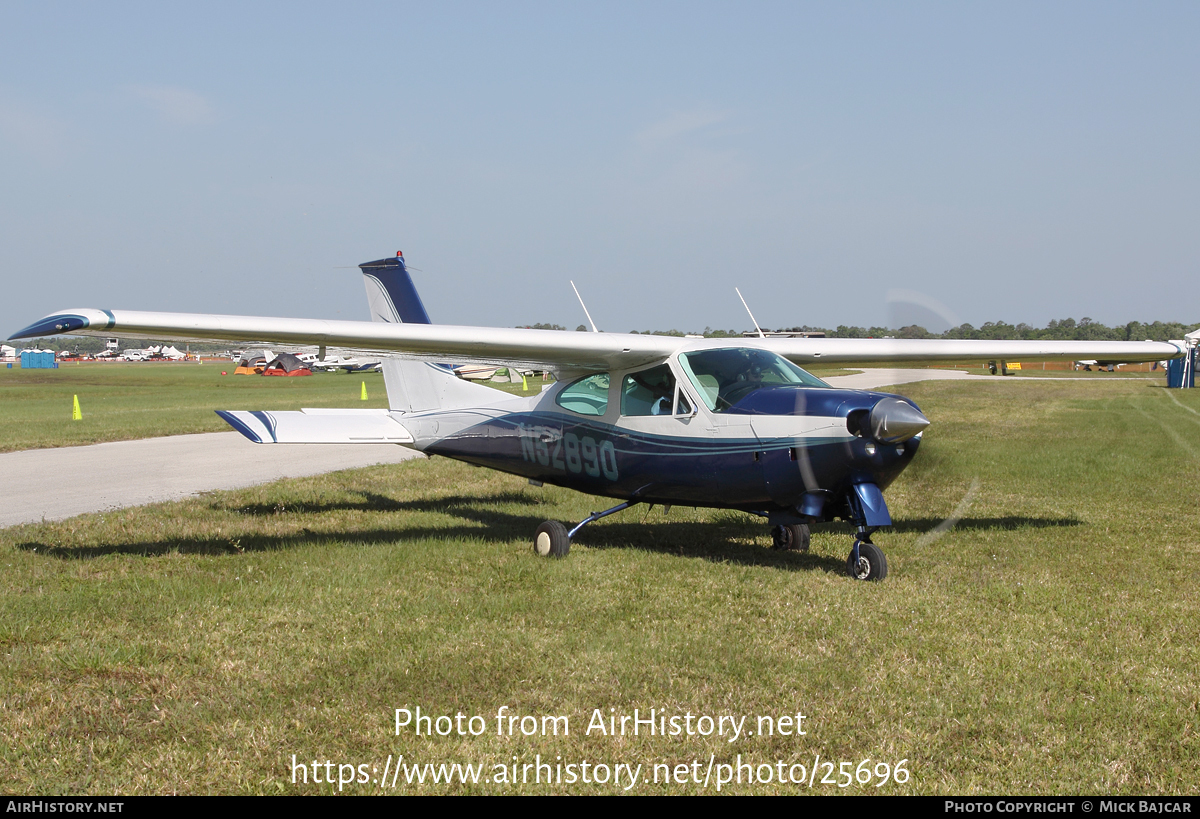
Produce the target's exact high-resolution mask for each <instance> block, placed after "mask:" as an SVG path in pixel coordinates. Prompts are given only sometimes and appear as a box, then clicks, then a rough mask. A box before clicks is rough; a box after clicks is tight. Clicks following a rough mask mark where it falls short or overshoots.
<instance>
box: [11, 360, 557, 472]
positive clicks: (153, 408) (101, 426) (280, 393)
mask: <svg viewBox="0 0 1200 819" xmlns="http://www.w3.org/2000/svg"><path fill="white" fill-rule="evenodd" d="M235 366H236V365H235V363H234V362H224V363H216V364H211V363H207V362H206V363H203V364H191V363H188V364H153V363H136V364H95V363H83V364H66V363H65V364H62V365H60V367H59V369H57V370H32V369H31V370H22V369H20V368H19V367H13V368H12V369H11V370H10V369H8V368H5V367H0V407H2V408H3V410H2V414H3V419H4V434H3V436H0V452H13V451H16V450H22V449H43V448H46V447H58V446H77V445H80V444H95V443H101V442H103V441H127V440H132V439H135V438H153V437H157V436H160V435H185V434H188V433H195V432H227V431H228V430H229V426H228V425H227V424H226V423H225V422H224V421H222V420H221V419H220V418H219V417H218V416H217V414H216V413H215V412H213V410H218V409H253V410H259V409H262V410H298V409H301V408H303V407H351V408H360V407H386V406H387V393H386V392H385V390H384V388H383V377H382V376H381V375H380V374H379V373H354V374H350V375H347V374H346V373H342V372H336V373H316V374H314V375H311V376H305V377H301V378H273V377H262V376H252V375H246V376H243V375H238V376H235V375H233V371H234V368H235ZM222 371H225V372H227V373H229V375H224V376H223V375H221V372H222ZM363 384H366V386H367V398H368V400H366V401H363V400H362V385H363ZM496 386H498V387H503V388H505V389H506V390H507V391H510V392H514V393H516V394H522V393H521V385H520V384H511V385H510V384H505V385H499V384H497V385H496ZM530 386H531V390H530V393H528V394H532V388H540V382H539V383H538V384H537V386H536V387H535V385H534V384H532V383H531V385H530ZM76 395H77V396H79V404H80V408H81V409H82V414H83V418H82V420H79V421H73V420H71V407H72V399H73V397H74V396H76Z"/></svg>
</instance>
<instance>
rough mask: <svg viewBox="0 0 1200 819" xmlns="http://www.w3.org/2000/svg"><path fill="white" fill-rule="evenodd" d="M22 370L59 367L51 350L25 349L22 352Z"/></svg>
mask: <svg viewBox="0 0 1200 819" xmlns="http://www.w3.org/2000/svg"><path fill="white" fill-rule="evenodd" d="M21 369H22V370H53V369H57V362H55V360H54V353H52V352H50V351H49V350H47V351H45V352H42V351H40V350H25V351H23V352H22V353H21Z"/></svg>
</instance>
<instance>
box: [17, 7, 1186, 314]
mask: <svg viewBox="0 0 1200 819" xmlns="http://www.w3.org/2000/svg"><path fill="white" fill-rule="evenodd" d="M1197 42H1200V4H1196V3H1194V2H1186V3H1185V2H1155V3H1120V4H1114V3H1103V2H1082V3H1071V2H1056V3H1042V2H1039V3H1026V4H1022V3H1015V2H1004V3H962V2H952V3H891V2H886V3H884V2H881V3H842V2H839V3H832V2H830V3H799V2H789V3H779V4H776V3H749V4H748V3H736V4H735V3H726V4H711V3H695V2H687V3H667V2H654V3H645V2H642V3H632V4H620V3H613V2H605V3H596V4H583V3H561V2H554V3H515V2H504V3H467V4H455V3H445V2H439V3H428V2H423V3H413V4H404V3H395V2H389V3H379V4H372V3H339V4H333V3H325V4H301V3H294V2H288V3H278V4H272V3H265V2H258V3H230V4H221V3H190V4H181V3H161V2H153V3H145V4H133V3H122V2H111V3H90V2H89V3H54V2H36V3H35V2H28V3H22V2H6V3H4V4H2V5H0V273H2V275H3V282H4V289H3V294H4V297H3V298H2V299H0V337H2V336H3V335H7V334H8V333H10V332H14V331H15V330H17V329H19V328H20V327H23V326H25V325H26V324H27V323H29V322H31V321H33V320H34V319H36V318H39V317H41V316H42V315H44V314H46V313H49V312H51V311H53V310H56V309H59V308H64V307H72V306H80V307H115V308H130V309H163V310H181V311H197V312H227V313H251V314H260V315H285V316H308V317H328V318H365V317H366V307H365V297H364V294H363V288H362V284H361V281H360V278H359V274H358V271H357V269H356V268H354V265H357V264H358V263H360V262H363V261H367V260H370V259H375V258H379V257H381V256H385V255H391V254H392V253H394V252H395V251H396V250H397V249H403V250H404V251H405V256H406V257H407V258H408V259H409V261H410V264H412V265H413V266H415V267H417V268H420V272H418V273H416V274H415V278H416V280H417V285H418V288H419V290H420V291H421V293H422V295H423V297H424V298H425V301H426V304H427V306H428V308H429V311H430V313H431V314H432V315H433V317H434V320H435V321H439V322H445V323H454V324H493V325H509V326H511V325H516V324H525V323H532V322H537V321H548V322H557V323H561V324H566V325H568V326H570V327H574V326H575V325H576V324H579V323H582V322H583V321H584V318H583V314H582V311H581V310H580V309H579V307H578V305H577V304H576V302H575V299H574V295H573V294H572V292H571V289H570V285H569V284H568V280H569V279H573V280H574V281H575V283H576V284H577V285H578V286H579V288H580V290H581V292H582V293H583V295H584V297H585V298H586V299H587V301H588V306H589V308H590V309H591V311H592V315H593V316H594V317H595V319H596V321H597V323H598V324H599V325H600V326H601V328H602V329H606V330H622V331H623V330H629V329H667V328H672V327H674V328H679V329H685V330H686V329H697V330H698V329H703V328H704V327H705V326H706V325H707V326H711V327H714V328H716V327H721V328H739V329H740V328H744V327H746V326H748V323H749V321H748V319H747V318H746V316H745V313H744V311H743V309H742V307H741V304H740V303H739V302H738V300H737V296H736V295H735V294H734V291H733V288H734V286H735V285H737V286H739V287H740V288H741V290H742V293H743V294H744V295H745V296H746V298H747V300H748V301H749V302H750V306H751V308H752V309H753V310H754V311H755V314H756V316H757V317H758V319H759V321H760V322H761V323H763V324H764V325H767V326H784V325H795V324H806V323H807V324H814V325H825V326H834V325H837V324H859V325H871V324H882V323H889V322H891V321H892V320H893V319H895V318H905V317H906V316H907V314H906V313H905V310H908V309H909V308H910V307H911V306H912V305H911V304H908V306H907V307H906V306H905V303H917V304H925V305H926V307H932V308H934V309H936V310H939V311H941V312H942V313H943V314H945V315H946V316H948V317H950V318H953V319H956V320H957V321H960V322H961V321H966V322H971V323H972V324H975V325H979V324H982V323H983V322H985V321H989V320H997V319H1003V320H1006V321H1010V322H1014V323H1016V322H1020V321H1025V322H1029V323H1031V324H1037V325H1041V324H1044V323H1045V322H1046V321H1048V320H1049V319H1051V318H1063V317H1066V316H1073V317H1074V318H1076V319H1078V318H1081V317H1083V316H1090V317H1091V318H1093V319H1095V320H1097V321H1103V322H1105V323H1108V324H1115V323H1124V322H1126V321H1129V320H1133V319H1138V320H1153V319H1164V320H1177V321H1192V320H1196V319H1197V317H1200V299H1197V298H1196V290H1197V286H1196V285H1197V281H1198V280H1200V276H1198V273H1200V269H1198V268H1200V48H1198V47H1197V45H1196V44H1197ZM889 297H890V298H891V301H890V302H889ZM931 323H936V322H931ZM938 329H940V328H938Z"/></svg>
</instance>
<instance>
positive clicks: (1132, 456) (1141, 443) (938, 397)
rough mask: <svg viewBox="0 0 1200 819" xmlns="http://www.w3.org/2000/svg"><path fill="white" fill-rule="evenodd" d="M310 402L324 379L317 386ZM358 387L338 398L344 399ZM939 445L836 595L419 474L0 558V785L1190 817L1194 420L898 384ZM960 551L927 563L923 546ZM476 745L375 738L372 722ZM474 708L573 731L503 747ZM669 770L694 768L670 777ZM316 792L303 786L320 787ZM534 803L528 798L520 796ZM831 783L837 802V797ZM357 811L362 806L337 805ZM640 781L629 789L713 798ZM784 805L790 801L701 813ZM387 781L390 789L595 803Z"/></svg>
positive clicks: (231, 503)
mask: <svg viewBox="0 0 1200 819" xmlns="http://www.w3.org/2000/svg"><path fill="white" fill-rule="evenodd" d="M330 378H331V379H336V378H337V377H336V376H331V377H330ZM355 380H356V381H357V380H361V379H357V378H356V379H355ZM902 389H903V391H904V392H905V393H906V394H909V395H911V396H912V397H913V398H915V399H916V400H917V401H918V402H919V403H920V404H921V406H922V408H923V410H924V411H925V412H926V414H927V415H928V416H929V417H930V418H931V419H932V420H933V426H932V427H931V428H930V430H929V432H928V433H927V435H926V439H925V441H924V443H923V445H922V449H921V452H920V454H919V455H918V457H917V458H916V459H915V461H914V464H913V465H912V467H911V468H910V469H909V470H908V471H907V472H906V473H905V474H904V475H903V476H902V478H901V479H900V480H899V481H898V482H897V484H896V485H894V486H893V487H892V488H891V490H890V491H889V492H888V500H889V503H890V505H891V508H892V511H893V515H894V517H895V518H896V520H897V525H896V526H895V527H894V528H893V529H891V530H888V531H885V532H881V533H880V534H879V535H877V536H876V542H877V543H879V544H880V545H881V546H882V548H884V550H885V551H886V553H887V555H888V559H889V563H890V576H889V578H888V579H887V580H886V581H885V582H883V583H880V584H862V583H856V582H853V581H851V580H850V579H849V578H847V577H845V576H844V574H843V573H842V567H843V564H844V561H845V558H846V553H847V551H848V548H849V545H850V537H849V530H848V529H846V528H845V527H843V526H838V525H834V526H827V527H824V528H822V529H820V530H819V531H817V532H815V534H814V536H813V546H812V551H811V552H810V553H809V554H787V553H785V554H780V553H775V552H773V551H771V550H770V549H768V548H767V546H768V545H769V537H768V532H767V528H766V526H764V525H762V524H760V523H757V522H755V521H754V520H752V519H750V518H748V517H747V516H744V515H739V514H733V513H727V512H720V511H706V510H700V511H695V510H692V509H680V508H676V509H673V510H672V511H671V512H670V514H669V515H668V516H664V514H663V512H662V510H661V509H655V510H653V511H652V512H648V511H647V510H645V509H643V508H635V509H632V510H629V511H627V512H625V513H622V514H619V515H615V516H613V517H611V518H607V519H605V520H603V521H601V522H599V523H597V524H594V525H593V526H590V527H588V528H587V529H585V530H584V531H583V532H582V533H581V535H580V536H579V538H578V539H577V541H576V542H575V543H574V544H573V546H572V550H571V554H570V555H569V556H568V557H567V558H566V559H563V560H545V559H540V558H537V557H535V556H534V555H533V554H532V552H531V549H530V536H531V533H532V532H533V530H534V528H535V527H536V526H537V525H538V524H539V523H540V522H541V521H543V520H546V519H558V520H578V519H580V518H581V517H583V516H584V515H585V514H586V513H587V512H588V511H589V510H591V509H595V508H600V507H602V506H603V505H605V502H604V501H603V500H597V499H592V498H587V497H585V496H581V495H579V494H577V493H574V492H570V491H567V490H562V489H558V488H554V487H545V488H533V487H530V486H528V485H526V484H525V483H524V482H523V481H520V480H518V479H515V478H512V477H509V476H505V475H500V474H497V473H492V472H488V471H485V470H481V469H474V468H470V467H467V466H464V465H461V464H457V463H454V462H450V461H446V460H444V459H434V460H431V461H416V462H408V463H405V464H401V465H396V466H388V467H378V468H372V469H366V470H357V471H351V472H343V473H337V474H333V475H326V476H321V477H316V478H310V479H303V480H291V481H283V482H279V483H275V484H271V485H268V486H262V487H258V488H254V489H248V490H244V491H237V492H220V493H213V494H211V495H208V496H205V497H202V498H197V499H194V500H191V501H187V502H183V503H174V504H163V505H156V506H148V507H143V508H138V509H127V510H122V511H118V512H111V513H105V514H102V515H88V516H84V517H80V518H76V519H73V520H69V521H64V522H60V523H49V524H39V525H28V526H19V527H14V528H11V529H7V530H3V531H0V558H2V560H3V568H4V572H5V581H4V590H5V593H4V594H3V595H0V646H3V655H4V663H3V666H2V668H0V714H3V719H0V765H2V770H3V773H2V774H0V782H2V783H3V784H2V785H0V787H2V789H3V790H4V791H5V792H10V793H11V792H16V793H37V794H56V793H95V794H108V793H123V794H132V793H174V792H180V793H268V794H270V793H283V794H290V793H297V792H301V793H305V792H326V793H327V792H330V791H336V790H337V786H336V785H333V786H330V785H325V784H321V785H314V784H311V782H310V784H308V785H294V784H293V782H292V773H291V759H292V755H293V754H295V755H296V757H297V759H298V760H299V761H300V762H301V763H304V762H307V763H310V765H309V769H310V770H309V773H310V774H311V762H312V760H314V759H317V760H320V761H322V762H323V761H325V760H330V761H332V762H333V763H335V765H334V767H333V768H332V771H333V773H334V776H335V779H336V775H337V772H338V768H337V767H336V765H337V764H338V763H345V764H353V765H356V766H357V765H363V764H365V765H367V766H368V768H367V769H365V770H367V771H368V773H369V771H370V767H369V766H371V765H375V766H376V767H377V768H378V769H379V771H378V772H377V773H376V774H374V775H372V776H373V777H374V778H377V777H378V775H379V773H381V772H382V769H383V767H384V765H385V764H386V760H387V757H388V755H389V754H392V755H398V754H403V755H404V757H405V762H406V763H418V764H419V763H426V762H433V763H438V762H461V763H472V764H481V765H483V766H484V775H485V776H491V775H492V774H493V771H494V769H493V766H496V765H502V766H503V765H507V766H511V765H512V764H514V757H516V763H517V764H519V765H525V764H531V763H533V762H534V761H535V758H536V756H537V755H540V756H541V758H542V760H543V761H545V760H550V761H551V763H552V764H564V765H565V764H568V763H572V764H578V763H579V762H580V761H582V760H588V761H590V762H591V763H592V764H597V763H605V764H608V765H614V764H616V763H631V764H641V765H642V766H643V768H642V775H643V776H646V777H651V776H652V775H653V774H654V770H653V766H654V765H656V764H658V765H669V766H671V767H672V770H674V766H675V765H679V764H691V763H692V762H693V761H698V762H699V764H700V767H699V769H698V770H699V776H700V777H701V778H703V775H704V772H705V767H706V766H707V765H708V762H709V760H710V758H712V759H713V760H714V761H715V764H717V765H720V764H735V762H736V759H737V755H739V754H740V755H741V758H742V761H743V762H752V763H753V764H755V765H759V764H765V763H775V762H776V760H785V761H786V762H788V763H800V764H804V765H806V766H807V768H809V769H811V768H812V765H813V761H814V757H815V756H817V755H819V757H820V761H821V763H823V762H824V761H826V760H828V761H832V762H835V763H840V762H849V763H851V770H853V769H854V768H855V767H856V766H858V764H859V763H860V762H861V761H862V760H864V759H868V758H869V759H870V760H871V763H870V764H871V765H872V766H873V765H875V764H876V763H878V762H880V761H883V762H888V763H897V762H899V761H900V760H902V759H906V760H907V763H906V768H907V770H908V771H909V772H910V773H911V778H910V779H909V780H908V782H907V783H906V784H902V785H897V784H894V783H889V784H887V785H886V786H885V787H883V788H879V789H878V790H877V789H876V788H875V787H873V786H867V785H858V784H854V785H853V786H851V787H849V788H846V789H844V790H843V789H839V788H838V787H837V786H836V785H822V784H821V782H820V779H821V778H822V776H824V775H825V773H826V771H825V769H824V768H820V769H819V773H818V776H817V781H816V784H815V786H814V787H813V788H812V791H811V792H813V793H840V792H851V793H874V792H884V793H953V794H987V793H1000V794H1010V793H1015V794H1072V793H1099V794H1160V793H1162V794H1171V793H1175V794H1191V793H1195V791H1196V788H1197V785H1198V783H1200V680H1198V678H1197V674H1196V668H1197V667H1198V660H1200V648H1198V646H1200V600H1198V598H1197V595H1196V593H1195V573H1196V572H1195V567H1194V566H1193V565H1192V562H1193V561H1195V560H1197V558H1198V557H1200V519H1198V514H1197V506H1196V498H1195V485H1196V478H1197V473H1198V466H1200V392H1195V391H1185V392H1172V393H1168V392H1167V391H1166V390H1164V389H1161V388H1158V387H1154V386H1151V385H1148V384H1146V383H1139V382H1116V381H1111V382H1107V383H1099V382H1097V383H1094V384H1076V383H1067V382H1045V383H1040V382H1028V381H1025V382H1016V381H1002V380H1000V379H997V381H996V382H995V383H991V382H989V383H981V384H955V383H947V382H926V383H921V384H910V385H904V387H903V388H902ZM951 517H956V518H958V522H957V525H956V526H955V527H953V528H952V529H950V530H949V531H947V532H945V533H944V534H942V535H941V536H940V537H938V536H937V535H936V532H935V531H934V530H935V527H937V526H938V524H939V523H941V522H943V521H945V520H946V519H947V518H951ZM406 706H407V707H409V708H415V707H416V706H420V707H421V709H422V711H423V712H425V713H432V714H434V715H438V714H448V715H454V714H457V713H460V712H461V713H463V714H464V715H467V716H470V715H481V716H484V717H486V718H487V719H488V730H487V732H486V733H485V734H484V735H482V736H477V737H472V736H467V737H459V736H457V735H454V736H448V737H436V736H435V737H432V738H427V737H419V738H418V737H416V736H414V735H413V734H412V732H411V731H408V730H405V731H404V732H403V733H402V734H401V735H400V736H396V735H395V733H394V727H393V720H394V709H396V708H403V707H406ZM501 706H506V707H507V708H508V709H509V713H511V714H515V715H536V716H538V717H541V716H554V715H565V716H568V717H569V719H570V731H571V733H570V735H569V736H558V737H554V736H548V737H543V736H531V737H524V736H521V735H520V734H519V733H518V735H517V736H497V735H496V733H495V721H494V717H495V714H496V712H497V711H498V710H499V708H500V707H501ZM597 708H598V709H601V713H602V714H604V715H608V714H609V713H611V712H610V710H609V709H616V712H615V713H617V714H626V715H632V712H633V709H634V708H638V709H640V710H641V712H642V714H643V715H644V714H645V713H646V711H648V710H649V709H651V708H654V709H660V710H662V709H665V710H666V711H667V712H668V713H669V714H679V715H681V716H682V715H684V714H686V713H689V712H690V713H691V714H693V715H697V714H708V715H721V714H735V715H747V716H748V717H749V720H748V721H747V727H752V726H754V724H755V719H756V717H757V716H759V715H773V716H780V715H786V714H796V713H798V712H799V713H803V714H805V715H806V717H807V720H806V722H805V728H806V730H807V734H806V735H805V736H802V737H780V736H775V737H768V736H758V735H755V736H743V737H742V738H740V739H739V740H738V741H736V742H732V743H731V742H728V741H727V739H728V737H717V736H712V737H707V738H706V737H702V736H691V737H688V736H683V737H648V736H645V735H642V736H637V737H633V736H625V737H620V736H618V737H611V736H603V735H598V734H597V733H595V732H593V733H592V735H590V736H588V735H586V734H585V733H584V730H585V729H586V728H587V725H588V721H589V717H590V716H591V714H592V712H593V709H597ZM693 770H694V769H693ZM324 775H325V769H324V768H322V778H323V777H324ZM531 775H532V774H531ZM833 778H834V779H836V778H837V777H836V775H835V776H834V777H833ZM345 790H346V792H351V793H378V792H380V788H379V786H378V785H375V784H373V783H372V784H366V785H363V784H354V785H348V786H347V787H346V789H345ZM714 790H715V785H714V784H713V783H712V782H711V781H710V784H709V787H708V788H707V789H706V788H705V787H704V786H702V785H699V784H695V783H689V784H678V783H676V784H669V785H667V784H661V783H660V784H654V783H653V782H650V783H642V782H639V783H638V784H637V786H636V787H635V788H634V789H633V792H636V793H663V792H670V793H700V792H708V793H711V792H714ZM725 790H726V791H729V792H736V793H764V792H770V793H805V792H809V790H808V788H807V787H805V786H800V785H792V784H787V785H782V786H781V785H779V784H776V783H771V784H754V785H747V784H744V783H743V784H741V785H731V786H726V788H725ZM619 791H620V787H619V786H616V785H613V784H607V785H584V784H582V783H577V784H574V785H567V784H549V785H547V784H542V785H538V784H532V783H530V784H519V785H517V786H515V787H514V786H509V785H497V784H485V783H483V782H481V783H479V784H476V785H463V784H459V783H456V784H452V785H446V784H439V785H434V784H432V783H430V782H426V783H425V784H423V785H419V784H411V785H409V784H405V782H404V777H403V776H401V778H400V780H399V784H398V785H397V787H396V788H395V789H394V790H393V789H391V788H387V789H386V790H385V791H384V792H386V793H392V792H398V793H463V792H481V793H513V792H525V793H553V792H601V793H609V792H619Z"/></svg>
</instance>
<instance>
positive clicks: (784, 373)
mask: <svg viewBox="0 0 1200 819" xmlns="http://www.w3.org/2000/svg"><path fill="white" fill-rule="evenodd" d="M679 363H680V364H681V365H682V366H683V371H684V372H685V373H687V376H688V378H689V379H690V380H691V382H692V384H693V385H694V386H695V387H696V391H697V392H698V393H700V399H701V400H702V401H704V403H705V405H706V406H707V407H708V408H709V409H710V410H712V411H713V412H724V411H725V410H727V409H729V408H730V407H732V406H733V405H734V404H736V403H737V402H739V401H741V400H742V399H743V398H745V397H746V396H747V395H749V394H750V393H752V392H754V391H755V390H760V389H763V388H764V387H786V386H793V387H828V386H829V385H828V384H826V383H825V382H824V381H822V380H821V379H819V378H817V377H816V376H815V375H812V374H811V373H807V372H805V371H804V370H802V369H800V368H799V367H797V366H796V365H795V364H793V363H792V362H790V361H788V360H787V359H786V358H784V357H783V356H779V355H776V354H775V353H772V352H768V351H767V350H756V349H752V348H746V347H742V348H738V349H731V350H703V351H700V352H695V353H681V354H680V356H679Z"/></svg>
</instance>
